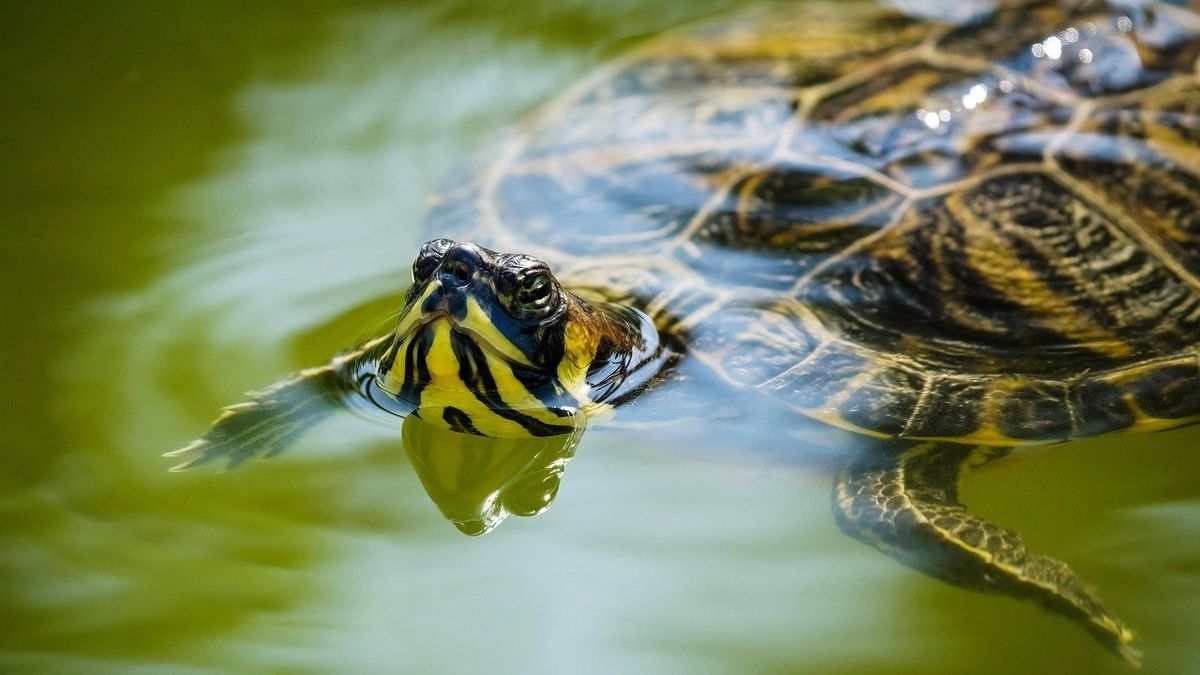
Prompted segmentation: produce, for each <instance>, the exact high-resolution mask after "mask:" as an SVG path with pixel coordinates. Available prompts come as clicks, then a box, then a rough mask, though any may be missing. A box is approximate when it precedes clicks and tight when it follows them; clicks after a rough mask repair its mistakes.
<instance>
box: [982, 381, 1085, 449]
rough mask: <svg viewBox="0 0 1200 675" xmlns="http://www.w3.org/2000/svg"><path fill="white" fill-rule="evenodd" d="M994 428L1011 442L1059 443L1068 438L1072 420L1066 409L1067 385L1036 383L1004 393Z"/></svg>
mask: <svg viewBox="0 0 1200 675" xmlns="http://www.w3.org/2000/svg"><path fill="white" fill-rule="evenodd" d="M997 395H1002V396H1003V397H1004V398H1003V399H1002V401H1001V403H1000V418H999V419H998V420H996V426H997V427H998V428H999V429H1000V432H1001V433H1003V434H1004V435H1005V436H1008V437H1010V438H1019V439H1022V440H1029V441H1047V440H1062V439H1066V438H1069V437H1070V435H1071V418H1070V416H1069V415H1068V414H1067V407H1066V405H1065V402H1066V399H1067V388H1066V385H1063V384H1061V383H1057V382H1037V383H1033V384H1028V385H1025V386H1022V387H1020V388H1019V389H1016V390H1013V391H1009V392H1006V393H1004V394H997Z"/></svg>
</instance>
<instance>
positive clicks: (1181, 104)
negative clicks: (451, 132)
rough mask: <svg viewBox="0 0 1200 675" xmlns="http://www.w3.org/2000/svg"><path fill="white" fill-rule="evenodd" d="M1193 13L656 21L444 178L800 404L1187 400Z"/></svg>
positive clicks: (1199, 103)
mask: <svg viewBox="0 0 1200 675" xmlns="http://www.w3.org/2000/svg"><path fill="white" fill-rule="evenodd" d="M1198 72H1200V15H1198V14H1197V13H1196V8H1195V6H1193V8H1192V9H1191V10H1188V9H1185V8H1183V7H1179V6H1175V5H1165V4H1153V3H1139V4H1136V5H1131V4H1125V3H1110V4H1104V3H1032V4H1029V3H1027V4H1023V5H1020V6H1016V5H1002V6H1001V7H1000V8H998V9H995V10H994V11H992V12H990V13H988V14H986V15H980V16H975V17H972V18H971V19H970V20H969V21H968V22H966V23H962V24H951V23H939V22H937V21H931V20H926V19H921V18H916V17H909V16H906V15H903V14H901V13H899V12H897V11H895V10H890V9H886V8H880V7H878V6H875V5H867V4H861V3H854V2H838V3H834V4H821V3H818V2H806V3H796V4H791V5H788V6H778V7H772V8H768V9H763V10H759V11H757V12H754V13H750V14H743V15H740V16H737V17H734V18H726V19H722V20H719V21H716V22H711V23H708V24H704V25H700V26H698V27H693V28H690V29H687V30H684V31H680V32H677V33H674V34H670V35H667V36H664V37H662V38H659V39H658V40H655V41H653V42H651V43H650V44H648V45H647V46H645V47H644V48H642V49H641V50H639V51H637V52H635V53H634V54H632V55H630V56H629V57H627V58H625V59H623V60H621V61H618V62H616V63H614V64H612V65H611V66H609V67H607V68H605V69H603V70H601V71H600V72H598V73H596V74H595V75H593V76H592V77H590V78H588V79H587V80H585V81H584V82H582V83H581V84H580V85H579V86H577V87H575V88H574V89H573V90H572V91H570V92H568V93H567V94H566V95H565V96H563V97H562V98H561V99H559V100H557V101H555V102H554V103H552V104H551V105H550V106H548V107H547V108H546V110H545V111H544V112H542V113H541V114H540V115H538V116H537V117H536V118H535V119H533V120H532V121H531V122H530V124H529V125H528V126H527V128H525V129H524V130H523V132H522V133H521V135H520V136H519V137H518V138H516V139H515V140H513V141H512V142H510V143H508V144H507V145H505V146H503V147H502V148H500V149H498V150H497V151H495V153H494V154H490V155H489V156H487V157H486V158H485V159H486V162H485V165H484V166H483V167H482V169H481V170H479V171H478V172H477V173H475V174H473V175H472V176H470V177H469V178H468V179H466V180H464V181H461V182H460V183H458V184H457V185H455V186H453V187H452V188H450V189H448V190H447V191H445V192H444V193H443V194H442V195H440V196H439V197H437V198H435V200H434V205H433V208H432V210H431V213H430V223H429V227H430V228H431V229H432V230H434V231H435V232H437V233H438V234H445V235H448V236H454V237H458V238H463V239H473V240H476V241H479V242H481V243H484V244H486V245H489V246H493V247H497V248H502V249H505V250H511V251H522V252H528V253H532V254H535V255H539V256H542V257H544V258H546V259H547V260H548V261H550V262H551V263H552V264H553V265H555V266H556V267H557V268H559V269H560V270H562V271H563V272H564V275H565V276H566V277H568V278H572V279H575V280H576V281H577V283H587V284H591V285H598V286H602V287H605V288H607V289H608V292H609V293H611V294H613V295H619V296H624V297H628V298H631V299H634V300H636V301H639V302H640V303H641V304H642V305H643V306H645V307H647V308H648V309H649V310H650V311H651V312H653V313H655V314H657V315H658V316H659V317H660V323H661V324H662V325H664V326H669V327H671V328H673V329H676V330H679V331H682V332H684V333H685V334H686V336H687V340H688V344H689V348H690V350H691V353H692V355H693V356H694V357H695V358H698V359H701V360H703V361H704V362H705V363H707V364H709V365H711V366H712V367H713V368H715V369H716V370H717V371H718V372H719V373H720V374H721V375H722V376H723V377H724V378H725V379H727V380H728V381H729V382H730V383H731V384H734V385H738V386H748V387H757V388H759V389H761V390H763V391H765V392H767V393H769V394H771V395H773V396H775V397H777V398H779V399H781V400H783V401H784V402H786V403H787V404H789V405H791V406H793V407H795V408H796V409H797V410H800V411H803V412H805V413H806V414H809V415H811V416H813V417H816V418H818V419H822V420H825V421H828V422H831V423H834V424H838V425H840V426H844V427H848V428H853V429H856V430H860V431H864V432H868V433H874V434H879V435H887V436H895V435H900V436H908V437H927V438H956V439H964V440H971V441H974V442H980V443H991V444H1009V443H1013V442H1018V441H1020V442H1028V441H1039V440H1055V439H1064V438H1069V437H1077V436H1087V435H1093V434H1098V433H1103V432H1106V431H1111V430H1115V429H1121V428H1126V427H1132V426H1138V427H1141V428H1157V427H1166V426H1173V425H1176V424H1179V423H1181V422H1183V421H1188V420H1191V419H1194V418H1197V417H1200V75H1198Z"/></svg>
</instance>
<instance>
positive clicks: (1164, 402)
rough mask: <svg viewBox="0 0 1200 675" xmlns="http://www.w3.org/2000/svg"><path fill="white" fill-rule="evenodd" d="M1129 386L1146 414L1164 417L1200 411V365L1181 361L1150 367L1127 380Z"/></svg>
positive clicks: (1181, 415)
mask: <svg viewBox="0 0 1200 675" xmlns="http://www.w3.org/2000/svg"><path fill="white" fill-rule="evenodd" d="M1129 389H1130V391H1131V392H1133V396H1134V400H1135V401H1136V402H1137V405H1138V407H1139V408H1141V409H1142V411H1143V412H1145V413H1146V414H1147V415H1152V416H1154V417H1161V418H1164V419H1182V418H1185V417H1192V416H1193V415H1200V365H1187V364H1180V365H1177V366H1167V367H1165V368H1159V369H1157V370H1152V371H1150V372H1148V373H1146V374H1145V375H1143V376H1142V377H1140V378H1138V379H1137V380H1135V381H1134V382H1133V383H1132V384H1130V386H1129Z"/></svg>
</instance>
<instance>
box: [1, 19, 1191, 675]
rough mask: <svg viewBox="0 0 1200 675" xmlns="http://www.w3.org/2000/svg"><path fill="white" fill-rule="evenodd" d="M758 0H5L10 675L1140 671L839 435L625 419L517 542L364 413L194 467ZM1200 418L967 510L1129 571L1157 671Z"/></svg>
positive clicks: (587, 443) (1165, 663)
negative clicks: (475, 207)
mask: <svg viewBox="0 0 1200 675" xmlns="http://www.w3.org/2000/svg"><path fill="white" fill-rule="evenodd" d="M725 5H726V3H722V2H716V1H711V0H710V1H697V0H660V1H659V2H654V3H638V2H634V1H632V0H619V1H616V2H614V1H596V2H582V1H579V0H566V1H563V0H556V1H551V0H544V1H529V2H519V3H479V4H469V3H463V2H422V3H412V4H411V5H405V4H397V3H374V2H311V1H296V2H256V3H234V2H170V3H167V2H137V1H127V2H118V3H111V4H110V3H98V2H96V3H62V2H56V3H23V4H15V3H10V4H8V5H6V6H5V11H4V20H3V21H0V169H2V176H3V180H0V228H2V230H0V289H2V290H0V303H2V304H0V315H2V316H3V328H2V331H0V373H3V379H2V381H3V390H2V391H0V397H2V398H0V410H2V412H0V416H2V417H0V626H3V630H0V670H3V671H5V672H34V671H36V672H64V673H79V672H120V673H134V672H153V673H159V672H230V671H244V672H268V671H274V672H298V673H302V672H364V673H366V672H371V673H375V672H398V673H463V672H475V673H479V672H489V673H562V672H572V673H605V674H608V673H676V672H678V673H785V672H800V671H803V672H814V673H815V672H820V673H862V672H868V671H871V672H887V673H961V672H974V673H1011V672H1092V673H1101V672H1111V673H1122V672H1128V671H1127V667H1126V666H1125V665H1124V664H1123V663H1121V662H1120V661H1118V660H1117V659H1115V658H1114V657H1112V656H1111V655H1109V654H1108V653H1106V652H1105V651H1103V650H1102V649H1101V648H1100V647H1099V646H1097V644H1095V643H1094V642H1093V641H1092V640H1091V638H1089V637H1088V636H1087V635H1086V634H1085V633H1084V632H1083V631H1081V630H1079V629H1078V628H1077V627H1075V626H1073V625H1070V624H1068V623H1067V622H1066V621H1064V620H1062V619H1059V618H1057V617H1053V616H1050V615H1047V614H1045V613H1043V612H1041V611H1039V610H1038V609H1036V608H1034V607H1033V606H1030V605H1027V604H1023V603H1019V602H1016V601H1013V600H1009V599H1006V598H999V597H991V596H986V595H981V594H974V593H968V592H964V591H960V590H957V589H954V588H951V587H949V586H946V585H943V584H941V583H939V582H936V581H933V580H930V579H927V578H925V577H923V576H921V575H919V574H917V573H915V572H912V571H910V570H908V569H906V568H903V567H901V566H899V565H897V564H895V563H894V562H892V561H891V560H888V559H886V558H884V557H883V556H881V555H879V554H878V553H876V552H875V551H873V550H870V549H868V548H867V547H864V546H862V545H861V544H858V543H856V542H853V541H851V540H849V539H847V538H845V537H844V536H842V535H841V533H840V532H839V531H838V530H837V527H836V526H835V524H834V522H833V519H832V517H831V516H830V509H829V489H830V484H831V481H832V476H833V473H834V472H835V471H836V467H837V462H836V459H835V455H836V453H834V452H830V451H828V450H820V451H818V450H813V451H812V452H806V448H805V447H795V446H797V445H802V444H801V443H800V442H799V441H796V440H795V439H794V438H793V437H792V436H791V435H789V434H786V433H784V432H783V430H782V429H781V430H780V434H779V437H778V439H776V440H777V442H776V443H765V444H761V445H762V447H744V444H742V443H739V442H738V441H736V440H734V438H735V437H736V431H737V430H736V429H733V430H728V429H726V430H714V431H713V433H711V434H709V433H706V434H703V435H702V437H704V438H708V439H710V440H709V441H708V446H706V447H696V438H695V436H696V435H689V436H688V438H687V440H686V441H685V440H684V438H683V435H682V434H681V435H680V436H679V437H673V436H672V434H670V433H663V434H658V435H654V436H653V437H650V436H647V435H639V434H635V433H632V432H621V431H609V432H605V431H603V430H597V431H595V432H589V434H588V435H587V437H585V438H584V439H583V442H582V444H581V445H580V447H579V449H578V451H577V457H576V459H575V460H574V461H573V462H572V464H571V465H570V467H569V469H568V471H567V473H566V476H565V478H564V480H563V486H562V491H561V493H560V496H559V499H558V502H557V503H556V504H555V506H554V507H553V508H552V509H551V510H550V511H549V512H548V513H547V514H545V515H542V516H540V517H538V518H536V519H529V520H515V521H510V522H508V523H506V524H505V525H503V526H502V527H500V528H499V529H498V530H496V531H495V532H493V533H492V534H489V535H487V536H485V537H482V538H468V537H465V536H463V535H462V534H460V533H459V532H458V531H457V530H455V528H454V527H452V526H451V525H450V524H448V523H447V522H445V521H444V520H443V519H442V517H441V516H440V515H439V513H438V510H437V508H436V507H435V506H434V505H433V504H431V503H430V501H429V499H428V498H427V497H426V495H425V493H424V492H423V491H422V489H421V485H420V483H419V481H418V480H417V477H416V476H415V475H414V474H413V471H412V469H411V467H410V466H409V464H408V460H407V459H406V458H405V455H404V453H403V452H402V450H401V449H400V443H399V438H400V435H399V431H398V430H397V429H394V428H391V427H385V426H381V425H376V424H371V423H369V422H366V421H363V420H359V419H357V418H354V417H353V416H350V415H343V416H341V417H339V418H338V419H336V420H334V421H333V422H331V423H329V424H326V425H325V426H323V427H321V428H319V429H318V430H317V431H315V432H314V433H312V434H310V435H309V436H307V437H305V439H304V440H303V441H302V442H301V443H300V445H299V447H297V448H296V449H295V450H294V451H292V452H289V453H287V454H285V455H284V456H281V457H279V458H276V459H273V460H271V461H269V462H255V463H252V464H250V465H248V466H246V467H244V468H242V469H239V470H237V471H233V472H228V473H217V472H213V471H194V472H189V473H185V474H168V473H167V472H166V471H165V469H166V468H167V466H169V465H170V462H169V460H164V459H163V458H161V457H160V456H159V454H160V453H161V452H163V451H165V450H169V449H172V448H174V447H177V446H179V445H182V444H183V443H186V442H187V441H188V440H190V439H191V438H193V437H195V436H196V435H198V434H199V433H200V432H201V431H202V430H203V429H204V427H205V425H206V424H207V423H208V421H209V420H210V419H211V418H212V416H213V415H214V414H215V412H216V410H217V409H218V407H219V406H220V405H222V404H227V403H231V402H234V401H236V400H237V399H238V398H239V396H240V394H241V392H243V391H244V390H246V389H250V388H254V387H260V386H262V385H264V384H266V383H268V382H270V381H271V380H273V379H274V378H276V377H278V376H279V375H281V374H283V373H286V372H288V371H290V370H293V369H295V368H299V367H303V366H308V365H311V364H314V363H318V362H321V361H323V360H324V359H326V358H327V357H328V356H329V355H330V354H332V353H334V352H336V351H337V350H339V349H341V348H343V347H345V346H346V345H348V344H351V343H352V342H354V341H355V340H357V339H359V338H362V337H364V336H366V335H368V334H370V333H371V332H372V331H373V330H375V329H377V328H378V327H379V326H380V325H382V322H383V321H385V320H386V318H387V316H388V315H389V313H391V312H393V311H395V309H396V303H397V302H398V297H399V294H400V293H401V292H402V291H403V287H404V284H405V283H407V278H408V273H407V268H408V265H409V263H410V260H411V256H412V253H413V251H415V248H416V245H417V243H418V242H419V241H421V240H422V238H423V237H422V233H421V231H420V227H419V223H420V214H421V210H422V201H423V198H424V196H426V195H428V194H429V193H430V192H431V191H432V190H433V188H434V186H435V184H436V183H437V181H438V179H439V177H440V176H441V175H442V174H443V173H444V172H445V171H447V170H448V169H450V168H451V167H452V166H454V164H455V163H457V162H459V161H462V160H463V159H464V158H465V157H467V156H468V155H469V154H470V153H471V152H472V151H473V150H477V149H478V148H481V147H485V146H486V140H487V139H488V138H489V137H492V136H493V135H495V134H497V133H501V130H502V128H503V127H504V126H505V125H506V124H509V123H512V122H513V121H515V120H517V119H519V117H520V116H521V115H522V114H523V113H525V112H528V111H529V110H531V109H533V108H535V107H536V106H537V105H538V103H539V102H542V101H545V100H546V99H547V98H549V97H551V96H552V95H553V94H554V93H555V92H557V91H560V90H562V89H563V88H564V87H566V86H567V85H569V84H570V83H571V82H573V81H575V80H576V79H577V78H579V77H581V76H582V75H583V74H584V73H586V72H587V71H588V70H589V69H590V68H592V67H594V66H595V65H596V64H597V63H599V62H601V61H603V60H604V59H605V58H606V57H608V56H610V55H612V54H615V53H619V52H620V51H621V50H622V49H623V48H625V47H627V46H629V45H632V44H636V43H637V42H639V41H640V40H642V39H644V38H645V37H647V36H649V35H652V34H654V33H655V32H657V31H660V30H663V29H665V28H668V27H671V26H673V25H676V24H678V23H680V22H683V21H686V20H689V19H692V18H696V17H700V16H705V15H708V14H710V13H712V12H715V11H719V10H724V9H727V8H726V6H725ZM722 432H724V433H722ZM1198 441H1200V431H1198V430H1197V429H1195V428H1193V429H1187V430H1181V431H1176V432H1171V433H1164V434H1158V435H1152V436H1127V437H1114V438H1107V439H1099V440H1095V441H1090V442H1087V443H1075V444H1071V445H1067V446H1059V447H1055V448H1052V449H1046V450H1044V451H1034V452H1028V453H1023V454H1020V455H1017V456H1014V457H1012V458H1009V459H1007V460H1005V461H1002V462H998V463H994V464H991V465H988V466H986V467H984V468H982V469H980V470H978V471H976V472H973V473H972V474H970V475H968V476H967V478H966V483H965V485H964V488H963V491H964V497H965V500H966V501H967V502H968V503H969V504H971V505H972V506H973V507H974V508H975V509H976V510H977V511H979V512H980V513H982V514H985V515H987V516H988V517H991V518H994V519H996V520H997V521H999V522H1001V523H1004V524H1005V525H1008V526H1010V527H1013V528H1015V529H1018V530H1020V531H1021V532H1022V533H1023V534H1024V536H1025V538H1026V540H1027V541H1028V543H1029V544H1030V545H1031V547H1034V548H1036V549H1038V550H1040V551H1042V552H1045V553H1048V554H1051V555H1054V556H1056V557H1060V558H1062V559H1064V560H1067V561H1069V562H1070V563H1071V564H1072V565H1073V566H1074V567H1075V568H1076V569H1077V570H1078V571H1079V572H1080V573H1081V574H1082V575H1083V576H1084V577H1085V578H1086V579H1088V580H1090V581H1091V582H1093V583H1095V584H1096V585H1097V586H1099V587H1100V588H1101V589H1102V591H1103V593H1104V595H1105V597H1106V598H1107V599H1108V601H1109V602H1110V604H1111V605H1112V606H1113V607H1114V609H1115V611H1116V612H1117V614H1118V615H1120V616H1122V617H1123V618H1124V619H1125V620H1126V621H1128V622H1129V623H1130V624H1131V625H1132V626H1133V627H1134V628H1136V629H1137V631H1138V633H1139V636H1140V639H1139V646H1140V647H1141V648H1142V649H1143V650H1144V651H1145V654H1146V656H1145V668H1144V671H1145V672H1147V673H1180V672H1196V671H1200V624H1198V623H1197V622H1196V617H1198V616H1200V574H1198V572H1200V480H1198V479H1197V475H1200V471H1198V470H1200V456H1198V453H1197V446H1198V445H1200V443H1198ZM780 447H785V448H786V450H782V451H781V450H779V448H780Z"/></svg>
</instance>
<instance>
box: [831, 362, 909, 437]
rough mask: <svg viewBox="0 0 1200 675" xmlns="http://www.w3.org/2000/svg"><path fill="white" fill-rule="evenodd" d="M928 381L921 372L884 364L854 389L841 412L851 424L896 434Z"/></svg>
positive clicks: (839, 408)
mask: <svg viewBox="0 0 1200 675" xmlns="http://www.w3.org/2000/svg"><path fill="white" fill-rule="evenodd" d="M924 384H925V377H923V376H922V375H920V374H918V373H914V372H912V371H910V370H906V369H904V368H899V367H892V366H888V367H884V368H881V369H880V370H879V371H877V372H875V373H874V374H872V376H871V378H870V379H869V380H868V381H867V382H865V383H863V384H862V385H861V386H859V387H858V388H856V389H854V390H853V391H851V392H850V393H849V396H848V397H847V398H846V400H845V401H843V402H842V404H841V405H840V406H838V412H839V413H840V414H841V416H842V419H844V420H846V421H847V422H849V423H851V424H854V425H857V426H860V427H862V428H864V429H873V430H875V431H879V432H882V433H885V434H892V435H896V434H899V433H900V432H901V431H903V430H904V427H905V425H906V424H908V420H909V418H910V417H912V414H913V410H914V409H916V407H917V402H918V400H919V399H920V396H921V390H922V389H923V387H924Z"/></svg>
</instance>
